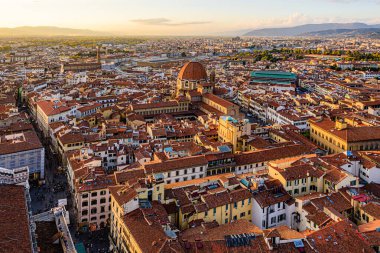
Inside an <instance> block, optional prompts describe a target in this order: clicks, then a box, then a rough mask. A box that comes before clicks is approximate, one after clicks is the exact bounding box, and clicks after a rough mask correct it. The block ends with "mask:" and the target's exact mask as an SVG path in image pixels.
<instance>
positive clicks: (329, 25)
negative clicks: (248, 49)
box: [243, 23, 380, 37]
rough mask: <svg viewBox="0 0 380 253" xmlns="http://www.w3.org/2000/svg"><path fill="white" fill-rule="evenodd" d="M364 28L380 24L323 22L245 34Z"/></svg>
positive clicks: (303, 32)
mask: <svg viewBox="0 0 380 253" xmlns="http://www.w3.org/2000/svg"><path fill="white" fill-rule="evenodd" d="M362 28H380V25H367V24H364V23H323V24H306V25H300V26H294V27H286V28H264V29H258V30H253V31H250V32H247V33H245V34H244V35H243V36H261V37H276V36H299V35H304V34H308V33H313V32H320V31H326V30H340V29H350V30H352V29H362Z"/></svg>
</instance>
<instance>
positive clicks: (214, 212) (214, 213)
mask: <svg viewBox="0 0 380 253" xmlns="http://www.w3.org/2000/svg"><path fill="white" fill-rule="evenodd" d="M215 215H216V208H214V216H215Z"/></svg>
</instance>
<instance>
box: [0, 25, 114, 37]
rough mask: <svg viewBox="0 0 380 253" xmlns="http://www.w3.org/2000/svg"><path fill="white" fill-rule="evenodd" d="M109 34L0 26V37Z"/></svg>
mask: <svg viewBox="0 0 380 253" xmlns="http://www.w3.org/2000/svg"><path fill="white" fill-rule="evenodd" d="M102 35H109V34H106V33H102V32H96V31H92V30H87V29H72V28H62V27H55V26H20V27H15V28H1V27H0V37H32V36H36V37H41V36H102Z"/></svg>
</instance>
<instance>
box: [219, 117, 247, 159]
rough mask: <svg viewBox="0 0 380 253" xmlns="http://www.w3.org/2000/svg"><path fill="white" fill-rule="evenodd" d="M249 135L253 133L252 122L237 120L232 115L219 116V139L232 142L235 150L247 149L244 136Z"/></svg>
mask: <svg viewBox="0 0 380 253" xmlns="http://www.w3.org/2000/svg"><path fill="white" fill-rule="evenodd" d="M249 135H251V124H249V121H248V120H246V119H245V120H236V119H234V118H233V117H230V116H221V117H220V118H219V128H218V136H219V140H220V141H222V142H229V143H231V144H232V149H233V152H236V151H246V150H245V148H246V143H245V141H246V140H245V139H244V138H242V137H243V136H249Z"/></svg>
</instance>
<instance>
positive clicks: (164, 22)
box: [131, 18, 211, 26]
mask: <svg viewBox="0 0 380 253" xmlns="http://www.w3.org/2000/svg"><path fill="white" fill-rule="evenodd" d="M131 22H134V23H138V24H141V25H160V26H186V25H204V24H209V23H211V22H210V21H190V22H173V21H172V20H170V19H167V18H149V19H133V20H131Z"/></svg>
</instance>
